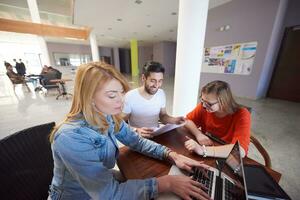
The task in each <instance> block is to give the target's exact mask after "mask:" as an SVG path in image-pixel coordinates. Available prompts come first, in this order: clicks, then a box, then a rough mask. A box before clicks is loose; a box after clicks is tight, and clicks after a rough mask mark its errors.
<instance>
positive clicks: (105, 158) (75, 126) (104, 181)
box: [49, 116, 167, 200]
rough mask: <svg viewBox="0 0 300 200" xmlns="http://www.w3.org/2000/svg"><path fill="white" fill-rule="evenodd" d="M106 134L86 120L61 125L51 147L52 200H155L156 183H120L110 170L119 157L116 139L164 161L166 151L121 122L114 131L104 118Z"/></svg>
mask: <svg viewBox="0 0 300 200" xmlns="http://www.w3.org/2000/svg"><path fill="white" fill-rule="evenodd" d="M107 121H108V123H109V128H108V131H106V133H102V132H100V130H99V129H98V128H97V127H94V126H91V125H89V124H88V123H87V122H86V121H85V120H77V121H72V122H69V123H64V124H63V125H62V126H61V127H60V128H59V130H58V131H57V132H56V134H55V137H54V142H53V144H52V154H53V159H54V175H53V179H52V183H51V186H50V192H49V194H50V197H51V199H52V200H58V199H67V200H69V199H70V200H71V199H72V200H76V199H78V200H79V199H80V200H84V199H105V200H106V199H152V198H155V197H157V195H158V191H157V180H156V178H149V179H143V180H128V181H126V182H124V183H119V182H118V181H117V180H116V179H115V178H114V176H113V174H112V172H111V170H110V169H112V168H113V167H114V166H115V162H116V159H117V157H118V154H119V150H118V144H117V140H119V141H120V142H122V143H123V144H124V145H126V146H129V147H130V148H131V149H132V150H134V151H138V152H140V153H142V154H145V155H148V156H151V157H154V158H157V159H163V155H164V153H165V152H166V150H167V148H166V147H165V146H162V145H160V144H157V143H155V142H153V141H150V140H147V139H145V138H142V137H140V136H139V135H138V134H137V133H135V132H133V131H132V130H131V129H130V127H129V126H128V125H127V124H126V123H125V122H122V123H121V126H120V130H119V132H117V133H115V132H114V122H113V120H112V118H111V116H107Z"/></svg>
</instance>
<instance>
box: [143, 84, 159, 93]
mask: <svg viewBox="0 0 300 200" xmlns="http://www.w3.org/2000/svg"><path fill="white" fill-rule="evenodd" d="M144 88H145V91H146V92H147V93H148V94H150V95H154V94H156V92H157V91H158V88H157V89H156V90H151V87H149V86H146V85H145V87H144Z"/></svg>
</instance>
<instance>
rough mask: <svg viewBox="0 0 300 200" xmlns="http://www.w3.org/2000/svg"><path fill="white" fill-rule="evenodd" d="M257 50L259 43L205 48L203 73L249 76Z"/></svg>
mask: <svg viewBox="0 0 300 200" xmlns="http://www.w3.org/2000/svg"><path fill="white" fill-rule="evenodd" d="M256 48H257V42H247V43H237V44H230V45H225V46H217V47H209V48H205V49H204V59H203V64H202V72H209V73H225V74H241V75H249V74H250V73H251V71H252V68H253V64H254V58H255V54H256Z"/></svg>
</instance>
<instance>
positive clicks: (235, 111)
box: [185, 81, 251, 157]
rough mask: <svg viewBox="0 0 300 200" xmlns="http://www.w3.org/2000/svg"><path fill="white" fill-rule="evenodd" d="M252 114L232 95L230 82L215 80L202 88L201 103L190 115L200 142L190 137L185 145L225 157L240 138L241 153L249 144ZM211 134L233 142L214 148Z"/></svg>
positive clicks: (187, 125) (191, 123)
mask: <svg viewBox="0 0 300 200" xmlns="http://www.w3.org/2000/svg"><path fill="white" fill-rule="evenodd" d="M250 121H251V119H250V113H249V111H248V110H247V109H246V108H243V107H241V106H240V105H239V104H237V103H236V101H235V100H234V98H233V95H232V93H231V90H230V86H229V84H228V83H226V82H224V81H213V82H210V83H208V84H206V85H205V86H204V87H203V88H202V90H201V99H200V103H199V104H198V105H197V106H196V108H194V110H192V111H191V112H190V113H188V114H187V123H186V125H185V128H187V129H188V130H189V131H190V132H191V133H192V134H193V135H194V136H195V138H196V140H197V141H195V140H192V139H190V138H188V140H187V141H186V142H185V147H186V148H187V149H188V150H190V151H194V152H196V153H197V154H199V155H203V156H210V157H226V156H227V155H228V153H229V151H230V149H231V148H232V145H233V144H234V143H235V142H236V141H237V140H239V142H240V145H241V152H242V156H245V155H246V154H247V151H248V146H249V143H250ZM206 133H209V134H211V135H213V136H215V137H217V138H219V139H221V140H223V141H224V142H225V143H227V144H230V145H223V146H218V147H214V146H211V145H212V144H213V142H212V141H211V140H210V139H209V137H207V136H206Z"/></svg>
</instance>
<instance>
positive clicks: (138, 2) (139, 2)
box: [134, 0, 143, 4]
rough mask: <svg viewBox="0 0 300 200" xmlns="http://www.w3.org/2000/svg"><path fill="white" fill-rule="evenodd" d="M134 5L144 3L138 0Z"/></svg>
mask: <svg viewBox="0 0 300 200" xmlns="http://www.w3.org/2000/svg"><path fill="white" fill-rule="evenodd" d="M134 3H136V4H141V3H143V1H141V0H136V1H135V2H134Z"/></svg>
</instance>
